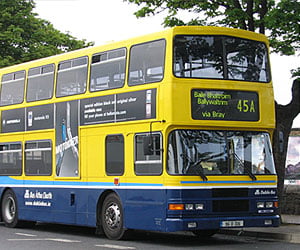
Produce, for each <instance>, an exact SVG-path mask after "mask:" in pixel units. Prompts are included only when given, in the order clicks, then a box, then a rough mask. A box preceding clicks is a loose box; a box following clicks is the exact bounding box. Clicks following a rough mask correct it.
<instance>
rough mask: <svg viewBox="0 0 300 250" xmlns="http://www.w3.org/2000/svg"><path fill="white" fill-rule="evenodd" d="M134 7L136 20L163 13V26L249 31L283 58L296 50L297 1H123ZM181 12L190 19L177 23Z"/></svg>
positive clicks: (299, 5) (299, 18)
mask: <svg viewBox="0 0 300 250" xmlns="http://www.w3.org/2000/svg"><path fill="white" fill-rule="evenodd" d="M124 1H127V2H130V3H135V4H137V5H138V6H140V9H139V10H138V11H137V12H136V13H135V15H136V16H137V17H145V16H149V15H156V14H158V13H161V12H166V13H167V14H166V17H165V18H164V21H163V24H164V26H166V27H172V26H178V25H217V26H226V27H233V28H239V29H245V30H250V31H254V32H259V33H262V34H266V35H268V36H269V38H270V44H271V47H272V49H273V51H275V52H280V53H282V54H284V55H291V54H295V53H296V51H298V50H299V46H300V45H299V44H300V43H299V41H300V39H299V34H300V30H299V29H300V24H299V23H300V2H299V0H278V1H275V0H188V1H187V0H124ZM182 11H188V12H189V13H190V16H191V17H193V19H191V20H190V21H187V22H185V21H183V20H182V19H180V16H182V13H183V12H182Z"/></svg>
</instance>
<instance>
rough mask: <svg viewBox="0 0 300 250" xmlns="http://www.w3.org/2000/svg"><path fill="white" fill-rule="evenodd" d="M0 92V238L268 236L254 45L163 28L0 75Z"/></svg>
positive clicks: (250, 38) (266, 80) (264, 108)
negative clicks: (31, 234) (78, 230)
mask: <svg viewBox="0 0 300 250" xmlns="http://www.w3.org/2000/svg"><path fill="white" fill-rule="evenodd" d="M0 80H1V90H0V111H1V133H0V199H1V218H2V221H3V222H4V224H5V225H6V226H7V227H17V226H20V225H28V224H33V223H35V222H46V223H47V222H49V223H62V224H70V225H81V226H89V227H96V228H97V230H98V231H102V232H104V234H105V235H106V236H107V237H108V238H110V239H121V238H122V237H125V235H126V233H127V232H128V231H130V230H132V229H137V230H149V231H161V232H173V231H191V232H193V233H194V234H195V235H198V236H199V235H201V236H205V235H206V236H210V235H213V234H214V233H216V232H217V231H218V230H219V229H221V228H232V227H239V228H243V227H272V226H278V225H279V216H278V214H277V210H278V209H277V207H278V201H277V193H276V184H277V177H276V173H275V169H274V163H273V158H272V151H271V143H270V141H271V140H270V138H272V132H273V130H274V126H275V115H274V98H273V89H272V83H271V75H270V62H269V58H268V41H267V39H266V38H265V37H264V36H263V35H260V34H256V33H252V32H248V31H243V30H238V29H229V28H219V27H199V26H194V27H175V28H172V29H169V30H165V31H162V32H159V33H155V34H151V35H146V36H142V37H138V38H134V39H130V40H127V41H123V42H116V43H112V44H107V45H103V46H97V47H91V48H86V49H82V50H78V51H74V52H70V53H65V54H61V55H57V56H53V57H49V58H44V59H40V60H36V61H32V62H28V63H23V64H20V65H16V66H12V67H7V68H3V69H1V70H0Z"/></svg>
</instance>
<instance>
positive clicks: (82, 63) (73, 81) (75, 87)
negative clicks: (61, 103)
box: [56, 56, 88, 97]
mask: <svg viewBox="0 0 300 250" xmlns="http://www.w3.org/2000/svg"><path fill="white" fill-rule="evenodd" d="M87 66H88V58H87V57H86V56H84V57H80V58H76V59H71V60H68V61H63V62H60V63H59V64H58V72H57V86H56V96H57V97H62V96H69V95H77V94H81V93H84V92H85V90H86V83H87Z"/></svg>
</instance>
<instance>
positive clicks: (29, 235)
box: [15, 233, 37, 237]
mask: <svg viewBox="0 0 300 250" xmlns="http://www.w3.org/2000/svg"><path fill="white" fill-rule="evenodd" d="M15 234H17V235H20V236H27V237H36V236H37V235H34V234H24V233H15Z"/></svg>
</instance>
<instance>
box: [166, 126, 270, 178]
mask: <svg viewBox="0 0 300 250" xmlns="http://www.w3.org/2000/svg"><path fill="white" fill-rule="evenodd" d="M167 168H168V173H169V174H171V175H199V176H200V177H202V179H206V175H249V176H250V177H251V179H253V180H255V179H256V177H255V175H257V174H260V175H263V174H275V167H274V162H273V158H272V151H271V146H270V138H269V135H268V133H263V132H249V131H203V130H175V131H173V132H171V133H170V135H169V141H168V165H167Z"/></svg>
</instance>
